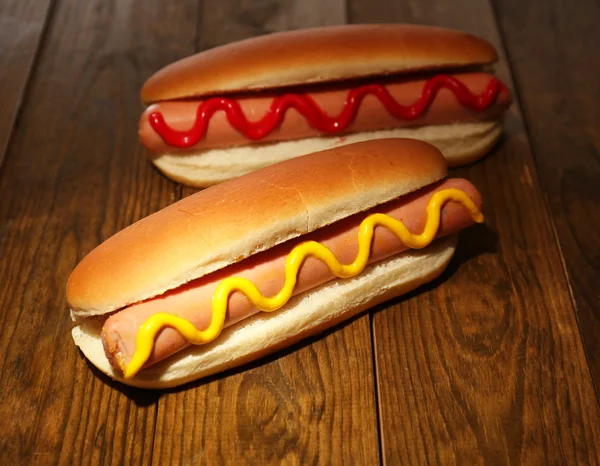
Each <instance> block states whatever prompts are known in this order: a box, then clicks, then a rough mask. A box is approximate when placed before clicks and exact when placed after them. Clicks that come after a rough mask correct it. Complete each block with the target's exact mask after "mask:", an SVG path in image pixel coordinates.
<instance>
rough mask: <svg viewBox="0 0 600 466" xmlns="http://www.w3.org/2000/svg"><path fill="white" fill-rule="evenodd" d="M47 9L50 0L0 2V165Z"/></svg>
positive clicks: (42, 29) (42, 30) (49, 5)
mask: <svg viewBox="0 0 600 466" xmlns="http://www.w3.org/2000/svg"><path fill="white" fill-rule="evenodd" d="M51 9H52V1H51V0H42V1H39V0H3V2H2V3H0V70H2V72H0V102H2V106H0V167H1V166H2V162H3V160H4V154H5V152H6V147H7V144H8V140H9V137H10V134H11V132H12V129H13V126H14V124H15V121H16V120H17V115H18V114H19V109H20V108H21V103H22V101H23V96H24V94H25V89H26V88H27V83H28V81H29V76H30V75H31V72H32V69H33V63H34V61H35V57H36V53H37V50H38V47H39V44H40V42H41V39H42V37H43V33H44V27H45V25H46V23H47V21H48V18H49V16H50V12H51Z"/></svg>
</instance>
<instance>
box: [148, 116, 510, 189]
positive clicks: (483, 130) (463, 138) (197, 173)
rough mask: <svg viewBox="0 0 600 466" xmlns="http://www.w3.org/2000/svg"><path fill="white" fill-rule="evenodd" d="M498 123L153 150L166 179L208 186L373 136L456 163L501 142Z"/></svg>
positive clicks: (473, 158)
mask: <svg viewBox="0 0 600 466" xmlns="http://www.w3.org/2000/svg"><path fill="white" fill-rule="evenodd" d="M501 133H502V127H501V125H500V122H499V121H497V120H496V121H479V122H474V123H452V124H448V125H431V126H429V125H428V126H419V127H416V128H411V127H409V128H392V129H383V130H378V131H364V132H360V133H352V134H348V135H343V136H324V137H318V138H308V139H297V140H294V141H281V142H275V143H268V144H256V145H248V146H237V147H227V148H224V149H221V148H218V149H209V150H202V151H199V152H197V153H196V152H190V153H187V154H181V153H177V154H173V155H171V154H154V155H153V156H152V163H154V165H156V167H157V168H158V169H159V170H160V171H161V172H162V173H163V174H164V175H165V176H167V177H168V178H171V179H172V180H174V181H177V182H178V183H181V184H184V185H186V186H192V187H196V188H206V187H208V186H213V185H215V184H218V183H222V182H223V181H226V180H228V179H230V178H235V177H236V176H242V175H244V174H246V173H249V172H251V171H254V170H258V169H260V168H263V167H267V166H269V165H273V164H275V163H280V162H283V161H284V160H290V159H293V158H295V157H300V156H302V155H305V154H310V153H311V152H316V151H321V150H327V149H331V148H334V147H340V146H344V145H347V144H354V143H357V142H362V141H370V140H373V139H389V138H410V139H419V140H420V141H425V142H428V143H429V144H433V145H434V146H435V147H437V148H438V149H439V150H440V151H441V152H442V154H444V157H445V158H446V161H447V162H448V166H450V167H457V166H462V165H466V164H468V163H473V162H475V161H477V160H479V159H480V158H482V157H483V156H484V155H486V154H487V153H488V152H489V151H490V150H491V149H492V147H493V146H494V144H495V143H496V142H497V141H498V138H499V137H500V134H501Z"/></svg>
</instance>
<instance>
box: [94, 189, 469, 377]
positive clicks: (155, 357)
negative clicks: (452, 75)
mask: <svg viewBox="0 0 600 466" xmlns="http://www.w3.org/2000/svg"><path fill="white" fill-rule="evenodd" d="M447 188H458V189H461V190H463V191H465V192H466V194H467V195H468V196H469V197H470V198H471V199H472V200H473V201H474V203H475V204H476V205H477V206H478V207H479V206H480V205H481V197H480V195H479V193H478V192H477V189H476V188H475V187H474V186H473V185H472V184H471V183H470V182H468V181H467V180H464V179H449V180H445V181H443V182H440V183H437V184H435V185H431V186H428V187H426V188H423V189H421V190H419V191H417V192H416V193H413V194H409V195H407V196H403V197H401V198H399V199H397V200H394V201H391V202H388V203H386V204H381V205H379V206H377V207H375V208H373V209H371V210H369V211H367V212H364V213H360V214H356V215H353V216H351V217H349V218H347V219H344V220H342V221H339V222H336V223H335V224H333V225H330V226H327V227H324V228H321V229H319V230H316V231H314V232H312V233H310V234H308V235H304V236H302V237H300V238H296V239H295V240H292V241H287V242H285V243H283V244H280V245H278V246H276V247H274V248H272V249H270V250H267V251H264V252H262V253H259V254H256V255H254V256H251V257H249V258H247V259H245V260H243V261H241V262H239V263H237V264H234V265H231V266H228V267H226V268H224V269H221V270H219V271H217V272H214V273H212V274H209V275H206V276H204V277H201V278H199V279H197V280H194V281H192V282H190V283H188V284H186V285H184V286H181V287H179V288H177V289H175V290H171V291H169V292H167V293H165V294H163V295H162V296H159V297H155V298H152V299H149V300H147V301H143V302H140V303H137V304H134V305H131V306H128V307H127V308H125V309H123V310H121V311H120V312H117V313H115V314H113V315H112V316H111V317H109V318H108V319H107V321H106V322H105V324H104V327H103V331H102V340H103V345H104V348H105V352H106V355H107V357H108V359H109V361H110V362H111V364H112V365H113V366H114V367H115V368H117V369H121V370H123V368H124V367H125V366H126V365H127V363H128V362H129V361H130V359H131V357H132V355H133V352H134V350H135V339H136V334H137V330H138V328H139V326H140V325H141V324H142V323H143V322H145V321H146V319H147V318H148V317H150V316H151V315H152V314H154V313H156V312H169V313H172V314H175V315H178V316H180V317H183V318H185V319H188V320H189V321H190V322H192V323H193V324H194V325H195V326H196V327H197V328H199V329H202V328H205V327H207V326H208V324H209V322H210V319H211V317H212V311H211V300H212V295H213V293H214V290H215V288H216V287H217V285H218V283H219V282H220V281H221V280H222V279H224V278H226V277H228V276H238V277H244V278H247V279H248V280H250V281H252V282H253V283H254V284H255V285H256V286H257V287H258V289H259V290H260V291H261V293H262V294H263V295H265V296H272V295H274V294H276V293H277V292H278V291H279V290H280V288H281V287H282V286H283V283H284V263H285V258H286V256H287V254H288V253H289V252H290V251H291V250H292V249H293V247H294V246H295V245H296V244H298V243H299V242H303V241H308V240H314V241H317V242H320V243H322V244H323V245H325V246H326V247H328V248H329V249H331V251H332V252H333V253H334V255H335V256H336V257H337V258H338V260H339V261H340V262H342V263H350V262H352V261H353V260H354V259H355V256H356V254H357V251H358V243H357V235H358V226H359V224H360V222H361V221H362V220H363V219H364V218H365V217H366V216H367V215H369V214H372V213H376V212H379V213H385V214H387V215H390V216H392V217H394V218H396V219H397V220H400V221H401V222H403V223H404V224H405V225H406V226H407V227H408V229H409V230H410V231H412V232H415V233H419V232H420V231H422V229H423V228H424V225H425V223H426V220H427V215H426V210H425V209H426V206H427V202H428V201H429V199H430V197H431V196H432V195H433V193H434V192H436V191H439V190H442V189H447ZM472 223H473V220H472V219H471V217H470V215H469V213H468V211H467V210H466V209H465V208H464V207H462V206H461V205H460V204H458V203H455V202H449V203H448V204H446V205H445V206H444V207H443V210H442V218H441V224H440V229H439V231H438V236H444V235H447V234H450V233H453V232H456V231H458V230H461V229H462V228H465V227H467V226H469V225H471V224H472ZM405 249H406V247H405V246H404V245H403V244H402V243H401V242H400V241H399V240H398V239H397V238H396V236H395V235H394V234H393V233H391V232H390V231H388V230H387V229H385V228H384V227H381V226H379V227H376V229H375V234H374V237H373V241H372V249H371V254H370V259H369V263H373V262H376V261H380V260H383V259H385V258H388V257H390V256H392V255H395V254H397V253H399V252H401V251H403V250H405ZM333 278H334V276H333V274H332V273H331V272H330V271H329V269H328V268H327V266H326V265H325V264H324V263H322V262H321V261H319V260H318V259H315V258H313V257H308V258H307V259H306V260H305V262H304V263H303V265H302V267H301V268H300V271H299V274H298V281H297V285H296V287H295V289H294V295H296V294H298V293H302V292H304V291H307V290H309V289H311V288H314V287H316V286H318V285H321V284H323V283H325V282H327V281H329V280H331V279H333ZM256 312H258V311H257V309H256V308H254V306H253V305H252V304H251V303H250V302H249V301H248V299H247V298H246V297H245V296H244V295H243V294H241V293H239V292H235V293H233V294H232V295H231V297H230V300H229V306H228V311H227V317H226V322H225V326H229V325H232V324H235V323H236V322H239V321H240V320H242V319H244V318H246V317H249V316H250V315H252V314H254V313H256ZM187 345H188V343H187V342H186V340H185V339H184V338H183V337H182V336H181V335H179V333H178V332H177V331H175V330H173V329H171V328H165V329H163V330H161V332H160V333H159V334H158V336H157V338H156V341H155V344H154V349H153V352H152V354H151V356H150V358H149V359H148V361H147V363H146V366H148V365H151V364H154V363H156V362H158V361H160V360H162V359H165V358H166V357H168V356H170V355H171V354H173V353H175V352H177V351H179V350H181V349H183V348H185V347H186V346H187Z"/></svg>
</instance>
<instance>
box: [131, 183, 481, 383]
mask: <svg viewBox="0 0 600 466" xmlns="http://www.w3.org/2000/svg"><path fill="white" fill-rule="evenodd" d="M448 201H456V202H460V203H461V204H463V205H464V206H465V207H466V208H467V209H468V210H469V213H470V214H471V217H472V218H473V220H475V221H476V222H478V223H481V222H483V214H482V213H481V211H480V210H479V209H478V208H477V206H476V205H475V204H474V203H473V201H472V200H471V199H470V198H469V196H467V195H466V194H465V193H464V192H463V191H461V190H459V189H455V188H450V189H444V190H442V191H438V192H436V193H435V194H434V195H433V196H432V197H431V199H430V200H429V203H428V204H427V222H426V224H425V228H424V229H423V232H422V233H421V234H419V235H415V234H413V233H411V232H410V231H409V230H408V228H406V226H405V225H404V224H403V223H402V222H400V221H398V220H396V219H395V218H392V217H390V216H388V215H385V214H372V215H369V216H368V217H366V218H365V219H364V220H363V221H362V223H361V224H360V227H359V233H358V254H357V256H356V259H355V260H354V262H352V263H351V264H347V265H345V264H341V263H340V262H339V261H338V260H337V258H336V257H335V255H334V254H333V253H332V252H331V251H330V250H329V249H328V248H327V247H325V246H323V245H322V244H320V243H317V242H316V241H306V242H304V243H301V244H299V245H297V246H296V247H295V248H294V249H292V251H291V252H290V253H289V255H288V256H287V258H286V261H285V283H284V285H283V287H282V288H281V290H280V291H279V292H278V293H277V294H276V295H275V296H272V297H270V298H269V297H266V296H263V295H262V294H261V292H260V291H259V290H258V289H257V288H256V286H255V285H254V284H253V283H252V282H250V281H249V280H247V279H245V278H239V277H229V278H226V279H224V280H222V281H221V282H220V283H219V285H218V286H217V289H216V291H215V294H214V295H213V299H212V320H211V322H210V324H209V326H208V327H207V328H206V329H204V330H198V329H197V328H196V327H195V326H194V325H193V324H192V323H191V322H189V321H188V320H186V319H183V318H181V317H177V316H175V315H172V314H169V313H166V312H161V313H157V314H154V315H152V316H151V317H150V318H148V319H147V320H146V322H144V323H143V324H142V325H141V326H140V329H139V331H138V334H137V338H136V347H135V352H134V354H133V357H132V358H131V361H130V362H129V364H128V365H127V366H126V368H125V370H124V377H125V378H127V379H128V378H132V377H134V376H135V374H137V373H138V371H139V370H140V369H141V368H142V367H143V365H144V364H145V362H146V361H147V360H148V358H149V357H150V354H151V352H152V348H153V346H154V340H155V338H156V335H157V334H158V332H159V331H160V330H162V329H163V328H165V327H172V328H174V329H176V330H177V331H178V332H179V333H180V334H181V335H182V336H183V337H184V338H185V339H186V340H187V341H188V342H190V343H192V344H194V345H202V344H205V343H208V342H210V341H212V340H214V339H215V338H216V337H217V336H219V334H220V333H221V330H222V329H223V325H224V323H225V315H226V313H227V303H228V301H229V296H230V295H231V294H232V293H233V292H235V291H241V292H242V293H244V294H245V295H246V296H247V297H248V298H249V299H250V301H251V302H252V303H253V304H254V306H256V308H258V309H260V310H261V311H265V312H272V311H276V310H277V309H279V308H281V307H282V306H284V305H285V303H287V302H288V300H289V299H290V298H291V297H292V292H293V290H294V286H296V280H297V277H298V270H299V269H300V266H301V265H302V263H303V262H304V260H305V259H306V258H307V257H308V256H314V257H316V258H318V259H320V260H322V261H323V262H324V263H325V264H327V266H328V267H329V269H330V270H331V272H332V273H333V274H334V275H336V276H337V277H339V278H350V277H354V276H356V275H358V274H359V273H361V272H362V271H363V270H364V268H365V267H366V265H367V262H368V260H369V255H370V252H371V240H372V239H373V231H374V229H375V227H376V226H377V225H381V226H384V227H386V228H387V229H388V230H390V231H391V232H393V233H394V234H395V235H396V236H397V237H398V238H399V239H400V240H401V241H402V242H403V243H404V244H405V245H406V246H408V247H409V248H412V249H421V248H424V247H425V246H427V245H429V244H430V243H431V242H432V241H433V239H434V238H435V235H436V234H437V231H438V229H439V226H440V215H441V214H440V213H441V209H442V206H443V205H444V204H445V203H446V202H448Z"/></svg>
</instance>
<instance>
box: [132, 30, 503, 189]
mask: <svg viewBox="0 0 600 466" xmlns="http://www.w3.org/2000/svg"><path fill="white" fill-rule="evenodd" d="M496 58H497V56H496V52H495V50H494V48H493V47H492V46H491V45H490V44H488V43H487V42H485V41H484V40H482V39H479V38H476V37H473V36H471V35H468V34H465V33H462V32H459V31H453V30H447V29H440V28H433V27H425V26H408V25H350V26H348V25H347V26H337V27H328V28H317V29H307V30H300V31H292V32H285V33H278V34H271V35H267V36H262V37H257V38H254V39H249V40H245V41H241V42H236V43H232V44H228V45H225V46H221V47H217V48H214V49H210V50H207V51H205V52H202V53H200V54H197V55H194V56H192V57H188V58H185V59H183V60H180V61H179V62H176V63H173V64H171V65H169V66H167V67H165V68H163V69H162V70H160V71H158V72H157V73H156V74H155V75H153V76H152V77H150V79H148V81H147V82H146V84H145V85H144V87H143V89H142V100H143V101H144V102H145V103H146V104H148V105H149V107H148V108H147V109H146V111H145V112H144V113H143V115H142V117H141V119H140V125H139V135H140V141H141V142H142V144H143V145H144V146H146V147H147V148H148V149H149V151H150V156H151V158H152V160H153V162H154V163H155V164H156V165H157V167H158V168H159V169H160V170H161V171H162V172H163V173H165V174H166V175H167V176H169V177H171V178H173V179H175V180H177V181H180V182H182V183H184V184H188V185H192V186H197V187H205V186H209V185H211V184H215V183H218V182H221V181H223V180H226V179H228V178H231V177H234V176H239V175H241V174H244V173H247V172H249V171H252V170H255V169H258V168H260V167H263V166H267V165H270V164H273V163H276V162H279V161H282V160H287V159H289V158H293V157H297V156H299V155H302V154H306V153H310V152H314V151H317V150H324V149H327V148H331V147H336V146H339V145H344V144H350V143H353V142H359V141H362V140H369V139H379V138H389V137H414V138H418V139H423V140H426V141H429V142H431V143H433V144H434V145H436V146H437V147H438V148H439V149H440V150H442V152H443V153H444V155H445V156H446V158H447V159H448V162H449V163H450V164H451V165H461V164H465V163H469V162H472V161H474V160H476V159H478V158H480V157H482V156H483V155H484V154H485V153H486V152H487V151H488V150H489V148H490V147H491V146H492V145H493V144H494V143H495V141H496V140H497V138H498V137H499V135H500V132H501V129H500V124H499V120H500V118H501V116H502V114H503V113H504V112H505V111H506V109H507V108H508V107H509V106H510V103H511V95H510V92H509V91H508V89H507V88H506V86H505V85H504V84H503V83H501V82H500V81H499V80H498V79H497V78H496V77H494V76H493V75H491V74H489V73H484V72H476V71H474V70H473V68H474V67H475V66H481V65H485V64H488V63H492V62H493V61H495V60H496Z"/></svg>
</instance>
